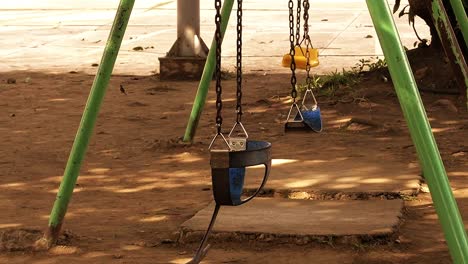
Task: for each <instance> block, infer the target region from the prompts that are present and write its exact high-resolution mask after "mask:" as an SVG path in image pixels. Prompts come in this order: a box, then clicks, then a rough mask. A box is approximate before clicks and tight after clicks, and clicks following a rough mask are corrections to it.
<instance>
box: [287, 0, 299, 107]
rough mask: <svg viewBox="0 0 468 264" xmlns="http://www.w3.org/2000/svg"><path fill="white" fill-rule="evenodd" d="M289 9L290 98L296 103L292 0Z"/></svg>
mask: <svg viewBox="0 0 468 264" xmlns="http://www.w3.org/2000/svg"><path fill="white" fill-rule="evenodd" d="M288 7H289V43H290V50H289V55H290V56H291V87H292V90H291V97H292V98H293V102H294V103H296V97H297V91H296V83H297V79H296V61H295V60H294V56H296V51H295V45H294V40H295V39H294V2H293V0H289V2H288Z"/></svg>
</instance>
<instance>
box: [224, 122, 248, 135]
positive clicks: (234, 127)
mask: <svg viewBox="0 0 468 264" xmlns="http://www.w3.org/2000/svg"><path fill="white" fill-rule="evenodd" d="M237 125H239V126H240V127H241V128H242V132H243V133H244V135H245V138H246V139H247V138H249V134H247V131H246V130H245V127H244V125H243V124H242V122H236V123H235V124H234V126H233V127H232V129H231V132H229V135H228V138H230V137H231V135H232V133H233V132H234V130H235V129H236V127H237Z"/></svg>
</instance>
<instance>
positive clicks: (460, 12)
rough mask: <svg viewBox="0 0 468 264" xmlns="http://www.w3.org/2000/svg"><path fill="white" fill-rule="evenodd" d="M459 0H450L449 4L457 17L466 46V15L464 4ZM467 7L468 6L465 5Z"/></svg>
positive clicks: (467, 20) (467, 19)
mask: <svg viewBox="0 0 468 264" xmlns="http://www.w3.org/2000/svg"><path fill="white" fill-rule="evenodd" d="M466 2H467V1H466V0H465V3H462V1H461V0H450V5H451V6H452V10H453V13H454V14H455V17H456V18H457V22H458V26H459V27H460V30H461V32H462V34H463V38H464V39H465V45H467V46H468V16H467V15H466V12H465V8H464V4H465V5H466ZM467 8H468V6H467Z"/></svg>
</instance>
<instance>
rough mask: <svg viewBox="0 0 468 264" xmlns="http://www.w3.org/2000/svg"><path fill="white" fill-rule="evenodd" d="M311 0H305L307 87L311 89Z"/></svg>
mask: <svg viewBox="0 0 468 264" xmlns="http://www.w3.org/2000/svg"><path fill="white" fill-rule="evenodd" d="M309 7H310V4H309V0H304V37H303V39H304V41H305V44H306V54H305V57H306V62H307V63H306V72H307V79H306V83H307V89H310V85H311V83H312V78H311V77H310V68H311V66H310V51H309V49H310V48H312V42H311V40H310V35H309Z"/></svg>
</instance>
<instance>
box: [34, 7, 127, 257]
mask: <svg viewBox="0 0 468 264" xmlns="http://www.w3.org/2000/svg"><path fill="white" fill-rule="evenodd" d="M134 3H135V0H121V1H120V5H119V8H118V10H117V14H116V16H115V19H114V24H113V26H112V29H111V32H110V35H109V38H108V40H107V44H106V47H105V49H104V54H103V56H102V59H101V63H100V65H99V69H98V71H97V74H96V77H95V78H94V82H93V85H92V87H91V92H90V94H89V97H88V101H87V103H86V106H85V110H84V112H83V117H82V119H81V123H80V127H79V128H78V132H77V134H76V137H75V141H74V143H73V147H72V150H71V152H70V156H69V158H68V162H67V166H66V168H65V172H64V175H63V179H62V182H61V184H60V188H59V191H58V194H57V198H56V200H55V203H54V207H53V208H52V212H51V214H50V218H49V227H48V229H47V231H46V233H45V235H44V238H42V239H41V240H39V241H38V242H37V243H36V246H37V247H40V248H49V247H50V246H52V245H53V244H54V243H55V242H56V241H57V238H58V235H59V233H60V229H61V227H62V224H63V219H64V217H65V214H66V212H67V208H68V204H69V202H70V199H71V196H72V194H73V189H74V188H75V184H76V181H77V179H78V175H79V173H80V168H81V163H82V161H83V158H84V156H85V153H86V149H87V147H88V144H89V140H90V138H91V135H92V133H93V129H94V126H95V123H96V119H97V116H98V114H99V109H100V106H101V103H102V100H103V98H104V95H105V93H106V89H107V86H108V84H109V79H110V76H111V74H112V70H113V69H114V64H115V61H116V59H117V54H118V53H119V49H120V45H121V43H122V39H123V37H124V34H125V29H126V28H127V24H128V20H129V19H130V14H131V13H132V9H133V4H134Z"/></svg>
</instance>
